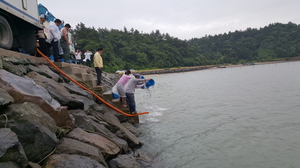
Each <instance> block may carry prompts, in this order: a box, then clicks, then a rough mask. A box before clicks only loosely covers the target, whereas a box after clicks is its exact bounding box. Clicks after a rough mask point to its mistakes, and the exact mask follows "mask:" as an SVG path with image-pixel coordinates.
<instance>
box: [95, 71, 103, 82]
mask: <svg viewBox="0 0 300 168" xmlns="http://www.w3.org/2000/svg"><path fill="white" fill-rule="evenodd" d="M95 71H96V73H97V85H101V77H102V69H101V68H99V67H95Z"/></svg>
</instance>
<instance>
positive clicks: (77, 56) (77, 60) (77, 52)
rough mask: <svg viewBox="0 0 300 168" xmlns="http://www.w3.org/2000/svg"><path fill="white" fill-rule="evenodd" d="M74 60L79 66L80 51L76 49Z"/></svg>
mask: <svg viewBox="0 0 300 168" xmlns="http://www.w3.org/2000/svg"><path fill="white" fill-rule="evenodd" d="M75 59H76V64H81V51H80V50H78V49H77V50H76V52H75Z"/></svg>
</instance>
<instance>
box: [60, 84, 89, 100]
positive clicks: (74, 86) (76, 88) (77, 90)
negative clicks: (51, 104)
mask: <svg viewBox="0 0 300 168" xmlns="http://www.w3.org/2000/svg"><path fill="white" fill-rule="evenodd" d="M62 85H64V87H65V88H66V89H67V90H68V91H69V92H70V93H71V94H77V95H81V96H84V97H86V98H88V99H90V100H95V98H94V96H93V95H92V93H90V92H88V91H86V90H84V89H82V88H81V87H80V86H78V85H77V84H75V83H73V82H70V83H62Z"/></svg>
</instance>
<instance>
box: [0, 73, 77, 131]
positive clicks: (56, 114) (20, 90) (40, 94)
mask: <svg viewBox="0 0 300 168" xmlns="http://www.w3.org/2000/svg"><path fill="white" fill-rule="evenodd" d="M0 88H2V89H4V90H6V91H7V92H8V93H9V94H10V95H11V96H12V97H13V99H14V101H15V102H14V103H24V102H32V103H34V104H36V105H38V106H39V107H40V108H42V109H43V111H45V112H46V113H48V114H49V115H50V116H51V117H52V118H53V119H55V121H56V124H57V125H58V126H60V127H63V126H68V127H73V124H72V120H71V118H70V116H69V114H68V112H67V110H66V109H65V108H61V106H60V104H59V103H58V102H57V101H56V100H54V99H53V98H52V97H51V96H50V94H49V92H48V91H47V90H46V89H45V88H43V87H41V86H39V85H37V84H36V83H35V82H34V81H33V80H32V79H30V78H28V77H19V76H16V75H14V74H12V73H10V72H7V71H5V70H3V69H0Z"/></svg>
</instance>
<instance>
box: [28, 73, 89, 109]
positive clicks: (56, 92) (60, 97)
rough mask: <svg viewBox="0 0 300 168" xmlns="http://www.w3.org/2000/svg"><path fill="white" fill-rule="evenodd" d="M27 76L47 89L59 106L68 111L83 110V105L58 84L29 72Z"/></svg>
mask: <svg viewBox="0 0 300 168" xmlns="http://www.w3.org/2000/svg"><path fill="white" fill-rule="evenodd" d="M27 75H28V76H29V77H30V78H32V79H33V80H34V81H35V82H36V83H37V84H38V85H40V86H42V87H44V88H45V89H47V91H48V92H49V93H50V95H51V96H52V97H53V98H54V99H55V100H57V101H58V102H59V103H60V104H61V105H63V106H68V109H84V103H83V102H82V101H80V100H78V96H77V95H74V94H70V92H68V91H67V89H66V88H65V87H64V86H63V85H60V84H59V83H58V82H56V81H54V80H52V79H49V78H47V77H45V76H42V75H39V74H38V73H36V72H30V73H28V74H27Z"/></svg>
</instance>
